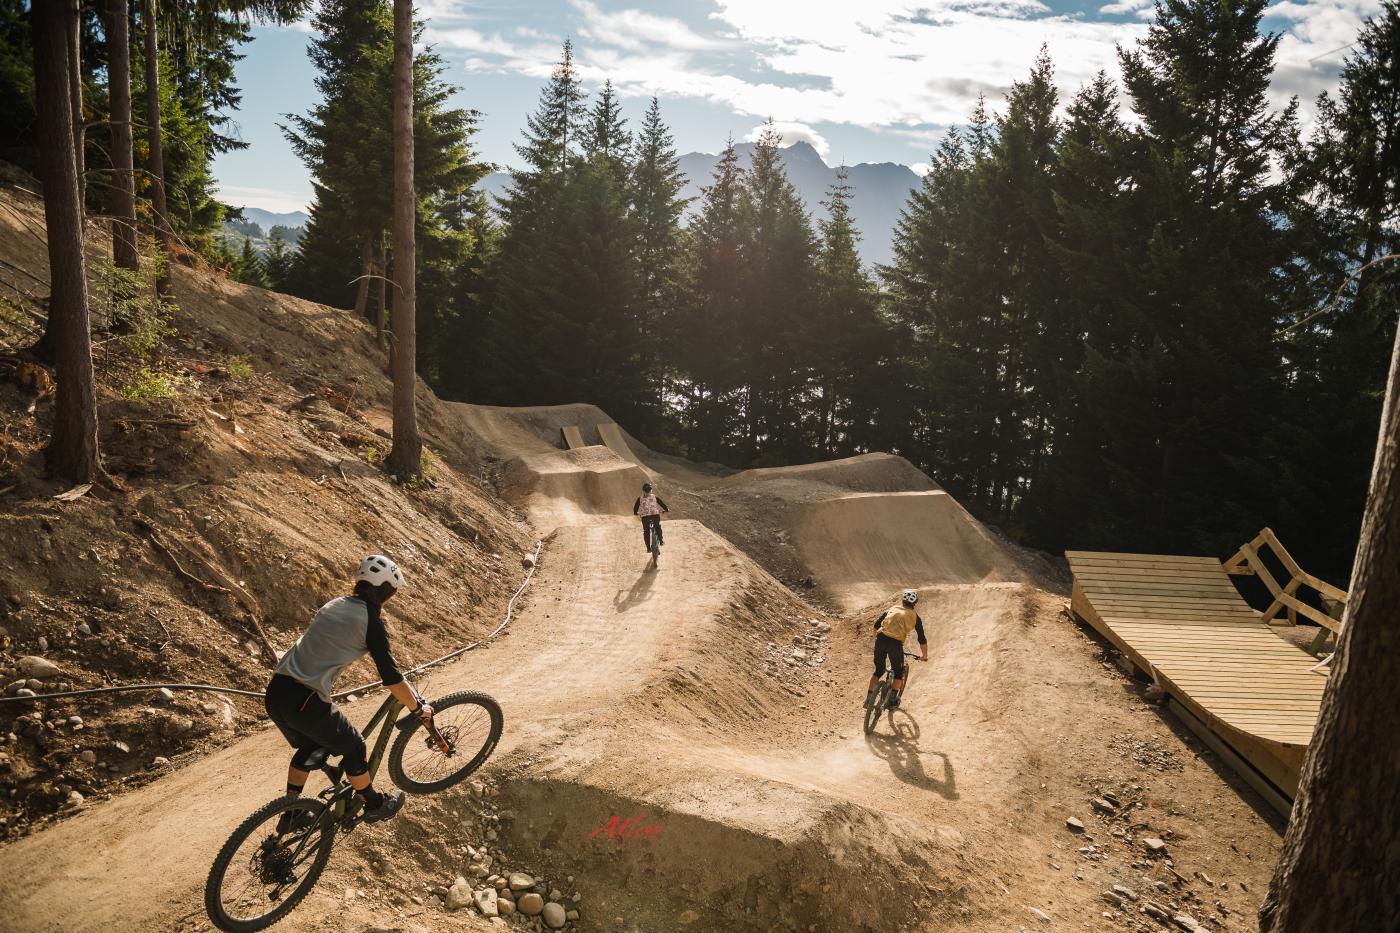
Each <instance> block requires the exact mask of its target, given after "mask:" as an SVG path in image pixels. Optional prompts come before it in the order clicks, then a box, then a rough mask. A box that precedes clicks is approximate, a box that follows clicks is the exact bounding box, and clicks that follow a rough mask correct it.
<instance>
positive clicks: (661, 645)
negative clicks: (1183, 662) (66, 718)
mask: <svg viewBox="0 0 1400 933" xmlns="http://www.w3.org/2000/svg"><path fill="white" fill-rule="evenodd" d="M448 408H449V409H450V414H451V416H452V417H454V418H456V419H457V420H458V423H459V425H460V431H461V435H462V443H463V445H464V446H470V447H475V448H478V449H479V450H481V451H482V452H483V454H484V455H485V456H486V458H487V460H488V461H489V462H491V463H494V464H496V467H497V471H498V485H499V489H500V490H501V492H502V493H503V494H504V495H505V496H506V497H507V499H508V500H509V501H511V502H512V503H513V504H514V505H515V506H516V507H517V508H519V509H520V510H522V511H523V512H524V513H525V515H526V516H528V519H529V521H530V523H531V526H532V528H533V529H534V531H535V532H536V533H537V534H538V536H539V537H541V538H543V539H545V545H544V550H543V556H542V558H541V563H540V566H539V569H538V573H537V575H536V578H535V580H534V583H533V584H532V586H531V588H530V589H529V590H528V591H527V595H526V597H525V599H524V601H523V603H522V606H521V611H520V613H519V615H518V617H517V618H516V619H515V620H514V621H513V622H512V623H511V625H510V627H509V628H508V629H506V631H505V632H504V633H503V634H502V635H500V636H499V637H497V638H496V639H495V640H493V641H492V642H491V643H490V644H489V645H488V646H486V648H485V649H484V650H480V651H476V652H473V653H470V654H467V655H465V656H464V657H463V658H461V659H460V660H459V661H456V662H453V663H452V664H450V665H448V666H446V667H443V668H440V669H437V670H436V671H435V672H434V673H432V674H431V676H428V677H426V678H423V679H421V680H420V681H419V686H420V689H421V690H422V691H423V692H424V693H425V694H426V695H427V696H429V697H431V696H433V695H441V694H444V693H447V692H449V691H451V690H455V689H463V688H470V689H476V690H483V691H485V692H488V693H490V694H492V695H494V696H495V697H496V698H497V699H498V700H499V701H500V703H501V705H502V707H503V708H504V712H505V735H504V738H503V740H502V743H501V745H500V747H499V749H498V750H497V752H496V754H495V755H494V757H493V758H492V759H491V761H490V762H489V763H488V765H487V767H486V768H485V769H484V771H483V772H482V774H481V778H482V780H483V782H484V784H482V785H480V786H479V788H478V789H477V790H472V789H469V788H466V787H463V788H461V789H459V790H458V791H454V792H449V793H447V794H445V795H443V796H442V797H441V798H431V799H429V798H411V799H410V801H409V806H408V807H407V808H406V810H405V812H404V813H403V814H402V815H401V816H399V817H398V818H397V819H396V820H395V821H393V822H392V823H389V824H386V825H384V826H382V827H373V828H367V829H364V830H361V831H358V832H357V833H356V834H355V835H354V836H353V837H351V838H350V839H349V840H348V842H347V843H346V844H344V845H342V846H340V847H338V849H337V853H336V856H335V858H334V859H333V860H332V863H331V866H330V868H329V869H328V871H327V874H326V876H325V877H324V878H323V879H322V881H321V883H320V885H319V886H318V887H317V888H316V890H315V891H314V892H313V894H312V895H311V897H310V898H309V899H308V900H307V901H306V902H305V903H304V904H303V905H302V906H301V907H300V908H299V909H298V910H297V911H295V912H294V913H292V915H291V916H290V917H289V918H288V919H286V920H285V921H283V922H282V924H280V925H279V927H278V928H279V929H289V930H371V929H374V930H387V929H403V930H425V929H426V930H449V929H462V930H475V929H495V928H500V927H502V926H505V927H519V928H521V929H541V928H543V924H542V922H541V921H540V920H539V918H527V917H523V916H521V915H519V914H517V915H515V916H514V917H512V918H510V919H509V920H507V919H504V918H499V917H497V918H492V919H490V920H488V919H486V918H484V917H482V916H480V915H478V913H477V912H476V911H475V909H474V908H471V907H468V908H466V909H464V910H450V909H448V908H447V906H445V904H444V903H443V901H444V897H443V895H442V891H441V887H442V886H443V885H445V884H451V880H452V877H453V876H454V875H457V874H459V873H462V872H463V870H464V868H465V866H466V865H467V863H468V861H469V860H470V859H472V858H478V859H479V858H481V854H480V853H482V852H488V851H489V852H490V853H492V854H493V857H495V858H496V859H497V862H498V863H500V861H501V860H502V859H509V861H510V862H511V864H521V865H529V866H531V867H532V870H534V871H535V872H536V873H537V874H539V873H544V874H547V876H548V877H549V878H552V879H559V883H560V885H561V886H563V884H564V879H565V878H567V879H568V885H569V886H570V888H571V889H573V890H574V891H576V893H577V894H578V897H577V899H574V900H572V902H571V906H573V907H575V909H577V911H578V917H577V919H576V920H570V921H568V923H569V925H570V926H571V927H577V928H578V929H583V930H607V931H657V930H660V931H670V930H705V931H709V930H714V931H733V930H764V931H767V930H785V931H786V930H791V931H848V930H867V931H896V930H969V931H988V933H990V931H1005V930H1012V931H1015V930H1019V929H1023V928H1024V929H1047V928H1048V929H1056V930H1076V931H1078V930H1091V929H1105V930H1107V929H1165V928H1168V927H1169V926H1170V925H1171V924H1173V923H1174V922H1176V921H1173V920H1172V919H1171V918H1173V917H1176V916H1186V917H1189V918H1191V920H1192V922H1193V923H1199V924H1201V925H1202V927H1201V928H1202V929H1219V930H1245V929H1249V928H1251V926H1252V916H1253V913H1254V911H1255V910H1256V909H1257V907H1258V902H1259V899H1260V898H1261V897H1262V894H1263V891H1264V889H1265V886H1266V883H1267V878H1268V874H1269V872H1270V869H1271V866H1272V864H1273V860H1274V858H1275V856H1276V853H1277V849H1278V826H1277V825H1276V824H1273V823H1271V822H1270V821H1269V818H1268V817H1267V816H1266V815H1264V813H1263V808H1262V807H1261V806H1260V805H1259V802H1258V801H1257V800H1255V799H1253V798H1252V797H1251V796H1250V792H1249V791H1248V790H1247V789H1245V788H1243V787H1242V786H1241V785H1240V784H1239V783H1238V782H1237V781H1235V780H1234V779H1233V778H1232V777H1231V775H1230V774H1229V772H1228V771H1227V770H1225V769H1222V768H1218V767H1217V765H1216V764H1215V762H1213V761H1212V760H1211V757H1210V755H1209V753H1208V752H1205V751H1203V750H1202V749H1201V748H1200V747H1199V746H1197V745H1195V744H1193V742H1192V740H1190V739H1189V738H1188V737H1187V736H1185V735H1184V734H1182V733H1181V732H1179V731H1177V730H1176V729H1175V727H1173V726H1172V725H1171V724H1170V723H1169V722H1168V721H1167V720H1165V719H1164V718H1163V717H1162V716H1161V715H1160V714H1159V713H1158V711H1157V710H1156V708H1155V707H1153V706H1152V705H1151V704H1150V703H1149V702H1147V701H1146V700H1144V699H1143V694H1142V689H1143V688H1142V686H1141V685H1139V684H1135V683H1133V682H1131V681H1130V680H1128V679H1127V678H1126V677H1124V676H1122V675H1121V674H1120V673H1119V671H1118V670H1117V668H1115V667H1114V666H1113V664H1112V663H1111V660H1110V657H1109V655H1108V654H1107V653H1106V651H1105V648H1104V646H1103V644H1102V643H1101V642H1098V641H1096V640H1095V638H1094V637H1093V636H1092V635H1091V634H1089V633H1088V632H1086V630H1085V629H1083V628H1081V627H1079V626H1077V625H1076V624H1075V623H1074V622H1073V621H1072V620H1071V619H1070V618H1069V617H1068V614H1067V612H1066V610H1065V606H1066V593H1067V592H1068V584H1067V579H1066V578H1064V577H1063V576H1062V575H1061V572H1060V571H1057V570H1056V569H1055V568H1054V567H1052V566H1051V565H1050V564H1049V562H1048V561H1046V560H1045V559H1044V558H1042V557H1039V556H1036V555H1033V554H1029V553H1026V552H1023V551H1021V550H1020V549H1018V548H1017V547H1015V546H1014V545H1013V544H1011V543H1009V542H1008V541H1006V540H1005V539H1003V538H1001V537H999V536H998V535H997V534H995V533H993V532H992V531H991V530H989V529H987V528H986V527H984V526H983V525H981V524H980V523H978V522H977V521H976V520H975V519H974V518H973V517H972V516H971V515H969V514H968V513H967V511H966V510H964V509H963V508H962V507H961V506H960V505H959V504H958V503H957V502H956V501H955V500H954V499H953V497H952V496H950V495H949V494H948V493H946V492H945V491H943V490H942V489H940V488H939V487H938V485H937V484H936V483H935V482H934V481H933V480H931V479H930V478H929V477H927V476H925V475H923V474H922V473H920V472H919V471H918V470H916V469H915V468H914V467H912V466H911V465H910V464H908V463H907V462H906V461H903V460H901V459H899V458H897V457H890V456H887V455H869V456H865V457H857V458H852V459H849V460H844V461H838V462H835V463H829V464H816V465H812V466H806V467H792V468H784V469H775V470H750V471H745V472H741V473H735V472H732V471H727V470H724V469H723V468H720V467H714V466H706V465H695V464H688V463H685V462H683V461H677V460H675V459H673V458H669V457H665V456H662V455H660V454H657V453H655V452H653V451H650V450H648V449H647V448H646V447H645V445H643V444H642V443H641V442H640V441H638V440H637V439H636V438H633V437H630V436H628V435H626V434H625V433H624V432H622V431H621V430H620V429H618V428H616V427H611V428H604V430H603V431H602V432H599V430H598V428H599V426H600V425H612V420H611V418H610V417H608V416H607V415H606V414H605V413H603V412H600V411H598V410H597V409H595V408H592V407H591V406H587V405H574V406H560V407H557V408H535V409H502V408H484V407H475V406H466V405H452V406H448ZM565 427H570V428H574V429H577V431H576V432H575V431H572V430H571V431H570V432H569V433H570V435H571V436H573V435H575V434H576V435H577V437H576V440H579V441H581V442H582V444H583V446H576V447H573V449H565V441H564V438H563V433H562V429H563V428H565ZM620 450H621V451H622V452H620ZM644 481H651V482H654V483H656V484H657V487H658V492H660V494H661V495H662V497H663V498H665V499H666V500H667V502H668V504H669V505H670V506H671V508H672V512H671V514H670V515H668V516H666V521H665V524H664V528H665V547H664V551H663V554H662V556H661V559H660V564H659V567H658V568H657V569H656V570H651V569H649V567H648V562H649V555H648V554H647V553H645V551H644V547H643V541H642V535H641V533H640V528H639V525H638V523H637V521H636V520H635V519H634V518H633V517H632V515H631V504H632V500H633V499H634V498H635V497H636V495H637V494H638V492H639V490H640V486H641V484H642V482H644ZM906 587H916V588H918V589H919V590H920V593H921V599H920V602H919V606H918V608H919V612H920V614H921V615H922V617H923V619H924V623H925V627H926V629H927V632H928V636H929V639H930V643H931V644H930V649H931V650H930V660H929V662H928V663H927V664H915V665H914V666H913V670H912V673H911V681H910V684H909V687H908V689H907V691H906V696H905V701H904V704H903V706H902V708H901V709H900V710H898V711H897V712H894V713H891V714H887V715H886V716H884V717H882V719H881V721H880V722H879V724H878V725H877V726H876V728H875V730H874V731H873V732H872V733H871V734H869V735H866V734H864V733H863V730H862V727H861V723H862V710H861V701H862V699H863V697H864V693H865V689H866V684H867V681H868V679H869V677H870V671H871V661H870V652H871V633H870V629H871V624H872V622H873V619H874V617H875V615H877V614H878V611H879V610H880V609H881V608H883V607H884V606H885V605H887V604H889V603H890V602H891V601H892V600H893V599H895V598H896V597H897V594H898V592H899V590H901V589H903V588H906ZM211 676H213V675H212V674H211ZM373 705H374V704H373V703H361V704H358V705H353V706H351V707H350V709H351V711H352V718H354V714H358V716H359V717H360V718H361V719H363V718H366V717H367V716H368V713H369V712H370V710H369V707H372V706H373ZM285 761H286V749H285V747H284V746H283V744H282V740H281V739H280V737H278V736H277V735H276V734H275V733H273V732H270V731H263V732H261V733H259V734H256V735H253V736H251V737H249V738H246V739H244V740H242V741H240V742H238V743H237V744H234V745H232V746H230V747H228V748H226V749H224V750H222V751H219V752H217V753H215V754H212V755H210V756H208V757H205V758H203V759H202V760H199V761H196V762H194V763H192V764H190V765H188V766H186V767H183V768H180V769H178V770H176V771H175V772H174V773H172V774H169V775H168V776H166V777H163V778H161V779H159V780H156V781H154V782H152V783H150V784H147V785H146V786H144V787H142V788H139V789H136V790H133V791H130V792H128V793H124V794H121V795H118V796H116V797H115V798H114V799H112V800H111V801H108V802H105V803H103V804H101V805H100V806H94V807H90V808H87V809H85V810H84V811H83V812H81V813H78V814H77V815H75V816H73V817H71V818H68V819H65V820H62V821H60V822H58V823H57V824H55V825H52V826H51V827H49V828H46V829H43V830H42V831H39V832H36V833H34V834H33V835H30V836H28V837H26V838H23V839H20V840H18V841H16V842H13V843H10V844H7V845H5V846H4V847H3V848H0V879H3V880H0V917H3V918H4V921H3V923H0V926H3V927H4V928H5V929H7V930H17V931H18V930H23V931H31V930H34V931H37V930H65V931H76V930H91V931H98V930H104V931H105V930H113V929H121V930H156V929H203V928H207V921H206V920H205V918H204V915H203V909H202V902H201V886H202V884H203V882H204V877H205V874H206V872H207V871H208V868H209V863H210V860H211V858H212V856H213V854H214V852H215V851H216V850H217V849H218V847H219V845H220V844H221V843H222V841H223V839H224V838H225V837H226V836H227V835H228V833H229V832H230V831H231V829H232V828H233V826H234V825H235V824H236V823H237V822H238V821H239V820H240V819H241V818H242V817H243V816H245V815H246V814H248V813H249V812H251V811H252V810H253V809H255V808H256V807H257V806H259V805H260V804H262V803H264V802H266V801H267V800H268V799H270V798H271V797H273V796H275V794H276V793H277V792H278V790H279V789H280V787H281V782H282V775H283V772H284V768H285ZM483 814H489V815H490V821H491V822H490V827H491V828H490V829H489V831H485V830H483V829H482V826H483V825H485V824H483V823H482V820H483V819H484V817H483ZM618 817H621V818H622V819H624V820H636V823H634V824H633V825H641V824H644V825H645V826H646V827H648V828H649V830H648V832H646V833H641V834H636V835H632V836H629V835H626V834H623V833H613V832H608V831H606V830H607V828H608V827H609V825H610V824H611V825H612V826H613V827H614V828H616V827H617V826H618V824H617V822H616V818H618ZM1148 840H1151V842H1148ZM468 846H471V847H472V849H471V854H468V853H467V847H468ZM563 896H564V897H565V898H566V899H567V898H568V897H569V894H568V892H567V891H566V892H564V894H563ZM1149 904H1150V905H1151V906H1152V910H1151V911H1148V910H1147V905H1149ZM1157 912H1161V914H1162V916H1161V917H1158V914H1157ZM1159 921H1161V922H1159Z"/></svg>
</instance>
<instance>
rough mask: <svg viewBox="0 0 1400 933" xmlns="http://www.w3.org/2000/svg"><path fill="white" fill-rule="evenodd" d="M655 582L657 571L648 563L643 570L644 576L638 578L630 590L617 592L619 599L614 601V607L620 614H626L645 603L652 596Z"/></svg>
mask: <svg viewBox="0 0 1400 933" xmlns="http://www.w3.org/2000/svg"><path fill="white" fill-rule="evenodd" d="M655 581H656V571H654V570H652V569H651V564H650V563H648V564H647V566H646V567H645V568H643V569H642V575H641V576H640V577H638V578H637V582H636V583H633V584H632V588H631V589H630V590H628V591H627V592H626V593H623V592H622V590H618V591H617V597H616V598H615V599H613V606H614V607H615V608H616V609H617V611H618V613H619V614H620V613H623V612H626V611H627V610H629V609H631V608H632V607H633V606H636V605H639V604H640V603H642V602H645V601H646V598H647V597H648V596H649V595H651V585H652V583H654V582H655Z"/></svg>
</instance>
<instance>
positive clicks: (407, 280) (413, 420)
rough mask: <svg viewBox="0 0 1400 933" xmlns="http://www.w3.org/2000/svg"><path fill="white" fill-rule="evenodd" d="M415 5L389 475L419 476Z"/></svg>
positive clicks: (397, 209)
mask: <svg viewBox="0 0 1400 933" xmlns="http://www.w3.org/2000/svg"><path fill="white" fill-rule="evenodd" d="M416 207H417V205H416V203H415V199H414V192H413V2H412V0H394V285H395V286H396V288H395V291H396V292H397V294H395V296H394V319H393V328H394V357H393V366H392V370H393V374H394V446H393V448H392V449H391V450H390V451H389V460H388V464H387V465H388V467H389V472H390V473H392V474H394V475H396V476H399V477H404V478H407V477H413V476H417V475H418V474H419V472H420V470H421V469H422V460H423V439H422V438H421V437H419V435H418V409H417V398H416V389H417V381H418V376H417V373H416V372H415V369H416V363H417V360H418V345H417V334H416V333H415V327H414V323H415V322H414V314H415V310H416V302H417V289H416V283H415V275H414V273H415V269H414V266H415V265H416V263H417V257H418V254H417V248H416V246H415V245H414V242H413V236H414V231H413V225H414V221H415V214H416Z"/></svg>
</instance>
